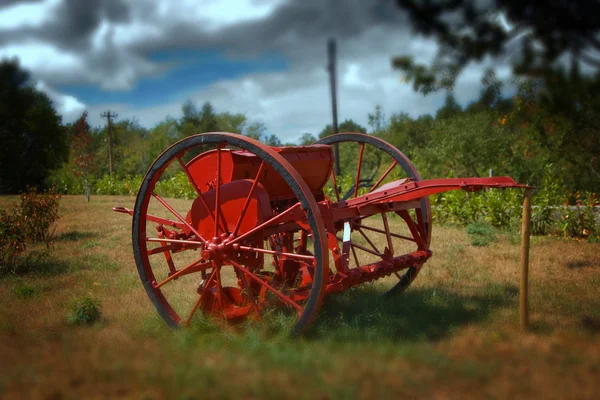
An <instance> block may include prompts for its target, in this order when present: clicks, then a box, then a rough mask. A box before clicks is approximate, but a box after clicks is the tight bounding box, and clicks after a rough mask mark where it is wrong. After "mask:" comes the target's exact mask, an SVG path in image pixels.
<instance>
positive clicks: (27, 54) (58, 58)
mask: <svg viewBox="0 0 600 400" xmlns="http://www.w3.org/2000/svg"><path fill="white" fill-rule="evenodd" d="M13 57H16V58H18V59H19V60H20V62H21V65H22V66H23V67H25V68H26V69H28V70H31V71H33V72H34V73H47V74H52V73H58V72H60V71H63V70H73V69H78V68H81V66H82V60H81V59H80V58H79V57H78V56H77V55H76V54H73V53H69V52H65V51H61V50H59V49H57V48H56V47H54V46H52V45H50V44H47V43H42V42H28V43H21V44H19V45H16V44H14V45H9V46H5V47H3V48H0V59H1V58H13Z"/></svg>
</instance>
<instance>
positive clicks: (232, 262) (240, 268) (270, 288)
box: [230, 260, 304, 312]
mask: <svg viewBox="0 0 600 400" xmlns="http://www.w3.org/2000/svg"><path fill="white" fill-rule="evenodd" d="M230 262H231V264H232V265H233V266H234V267H235V268H237V269H238V270H240V271H242V272H243V273H244V274H246V275H248V276H249V277H250V278H251V279H252V280H254V281H255V282H257V283H258V284H260V285H262V286H264V287H265V288H267V289H268V290H270V291H271V292H273V293H274V294H275V295H276V296H277V297H279V298H280V299H281V300H283V301H284V302H285V303H287V304H288V305H290V306H292V307H294V308H295V309H296V310H298V311H299V312H302V311H304V309H303V308H302V307H301V306H300V305H299V304H298V303H296V302H295V301H294V300H292V299H290V298H289V297H287V296H286V295H284V294H283V293H281V292H280V291H278V290H277V289H275V288H274V287H273V286H271V285H269V284H268V283H267V282H265V281H263V280H262V279H260V278H259V277H258V276H256V275H254V274H253V273H252V272H250V271H249V270H247V269H246V268H244V267H243V266H241V265H240V264H238V263H236V262H235V261H233V260H230Z"/></svg>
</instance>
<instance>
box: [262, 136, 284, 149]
mask: <svg viewBox="0 0 600 400" xmlns="http://www.w3.org/2000/svg"><path fill="white" fill-rule="evenodd" d="M265 143H266V144H267V145H269V146H273V147H281V146H282V144H281V140H279V138H278V137H277V135H275V134H272V135H269V136H268V137H267V138H266V139H265Z"/></svg>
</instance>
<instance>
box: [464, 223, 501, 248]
mask: <svg viewBox="0 0 600 400" xmlns="http://www.w3.org/2000/svg"><path fill="white" fill-rule="evenodd" d="M467 234H468V235H469V238H471V244H472V245H473V246H487V245H488V244H489V243H490V242H493V241H494V240H495V238H496V235H495V233H494V228H493V227H492V226H491V225H489V224H487V223H484V222H474V223H471V224H469V225H467Z"/></svg>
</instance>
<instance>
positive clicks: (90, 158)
mask: <svg viewBox="0 0 600 400" xmlns="http://www.w3.org/2000/svg"><path fill="white" fill-rule="evenodd" d="M87 115H88V113H87V111H84V112H83V114H81V117H79V119H78V120H77V121H76V122H75V124H74V126H73V128H74V131H75V132H74V134H73V136H72V138H71V151H72V154H73V163H74V164H75V170H74V171H73V173H74V174H75V176H77V177H79V178H80V179H81V183H82V187H83V190H84V194H85V199H86V200H87V201H88V202H89V201H90V193H91V189H92V187H91V182H90V174H91V172H92V170H93V169H94V166H95V164H94V153H93V151H92V136H91V135H90V125H89V124H88V123H87Z"/></svg>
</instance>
